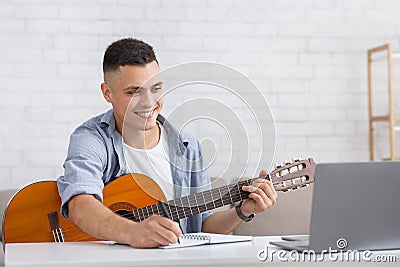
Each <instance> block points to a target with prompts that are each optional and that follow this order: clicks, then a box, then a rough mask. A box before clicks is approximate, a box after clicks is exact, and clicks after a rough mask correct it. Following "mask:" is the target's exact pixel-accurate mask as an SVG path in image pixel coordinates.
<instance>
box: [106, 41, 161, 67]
mask: <svg viewBox="0 0 400 267" xmlns="http://www.w3.org/2000/svg"><path fill="white" fill-rule="evenodd" d="M153 61H156V62H157V64H158V61H157V58H156V55H155V53H154V49H153V47H152V46H151V45H149V44H147V43H145V42H143V41H141V40H138V39H134V38H124V39H121V40H118V41H115V42H114V43H112V44H111V45H110V46H109V47H108V48H107V50H106V52H105V53H104V58H103V72H104V73H106V72H108V71H116V70H117V69H118V68H119V66H125V65H145V64H147V63H150V62H153Z"/></svg>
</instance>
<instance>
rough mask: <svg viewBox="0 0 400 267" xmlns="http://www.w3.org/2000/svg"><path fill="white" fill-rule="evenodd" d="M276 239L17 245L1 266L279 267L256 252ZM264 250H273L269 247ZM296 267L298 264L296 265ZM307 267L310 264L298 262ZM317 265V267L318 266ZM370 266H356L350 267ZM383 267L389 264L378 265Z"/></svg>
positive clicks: (9, 248) (10, 248)
mask: <svg viewBox="0 0 400 267" xmlns="http://www.w3.org/2000/svg"><path fill="white" fill-rule="evenodd" d="M276 240H280V237H254V238H253V241H251V242H240V243H231V244H219V245H206V246H197V247H189V248H180V249H168V250H163V249H134V248H131V247H128V246H124V245H114V244H112V243H110V242H85V243H73V242H71V243H61V244H57V243H20V244H7V245H6V250H5V266H6V267H16V266H96V267H97V266H163V267H165V266H209V267H212V266H246V267H249V266H261V265H263V266H267V265H271V264H275V265H276V264H280V265H282V262H280V261H279V260H277V259H276V260H274V261H273V262H270V261H268V260H267V261H265V262H263V261H260V260H259V259H258V258H257V253H258V251H259V250H262V249H265V245H268V243H269V242H270V241H276ZM268 249H271V250H274V249H273V248H272V247H269V248H268ZM374 253H376V254H387V255H393V254H395V255H396V257H397V262H396V263H395V264H399V262H400V251H399V250H397V251H385V252H382V251H381V252H374ZM323 263H328V264H329V266H335V265H342V262H332V261H330V260H326V261H324V262H323ZM297 264H299V263H297ZM300 264H302V265H303V264H304V265H309V264H310V262H308V261H306V262H300ZM317 264H321V262H318V263H317ZM365 264H368V266H373V264H371V263H365V262H359V263H351V265H359V266H361V265H365ZM377 265H379V266H383V267H386V266H388V265H391V264H389V263H378V264H377Z"/></svg>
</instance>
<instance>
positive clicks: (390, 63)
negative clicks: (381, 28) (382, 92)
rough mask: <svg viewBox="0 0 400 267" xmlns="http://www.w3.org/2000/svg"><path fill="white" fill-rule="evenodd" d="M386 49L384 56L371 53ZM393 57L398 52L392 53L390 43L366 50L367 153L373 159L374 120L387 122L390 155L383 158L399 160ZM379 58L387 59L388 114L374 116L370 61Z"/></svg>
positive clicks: (398, 55)
mask: <svg viewBox="0 0 400 267" xmlns="http://www.w3.org/2000/svg"><path fill="white" fill-rule="evenodd" d="M383 51H386V56H385V57H383V58H382V57H381V58H376V57H374V56H373V55H374V54H376V53H380V52H383ZM393 58H400V54H399V53H393V51H392V45H391V44H385V45H382V46H378V47H374V48H372V49H369V50H368V99H369V101H368V108H369V155H370V157H369V158H370V160H371V161H373V160H374V159H375V157H374V132H373V130H374V122H382V121H388V122H389V139H390V157H389V158H384V160H400V158H398V157H396V151H395V131H399V130H400V127H397V128H396V127H395V125H394V124H395V122H394V107H393ZM379 59H387V67H388V90H389V103H388V104H389V114H387V115H383V116H376V115H374V114H373V112H372V104H373V100H372V98H373V97H372V62H373V61H376V60H379Z"/></svg>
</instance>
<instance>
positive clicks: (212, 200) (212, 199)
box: [210, 190, 216, 209]
mask: <svg viewBox="0 0 400 267" xmlns="http://www.w3.org/2000/svg"><path fill="white" fill-rule="evenodd" d="M210 195H211V202H212V203H213V205H214V209H215V208H216V207H215V202H214V198H213V195H212V190H210Z"/></svg>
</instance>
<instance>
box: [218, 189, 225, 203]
mask: <svg viewBox="0 0 400 267" xmlns="http://www.w3.org/2000/svg"><path fill="white" fill-rule="evenodd" d="M218 191H219V196H220V197H221V204H222V206H224V199H223V197H222V194H221V188H218Z"/></svg>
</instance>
